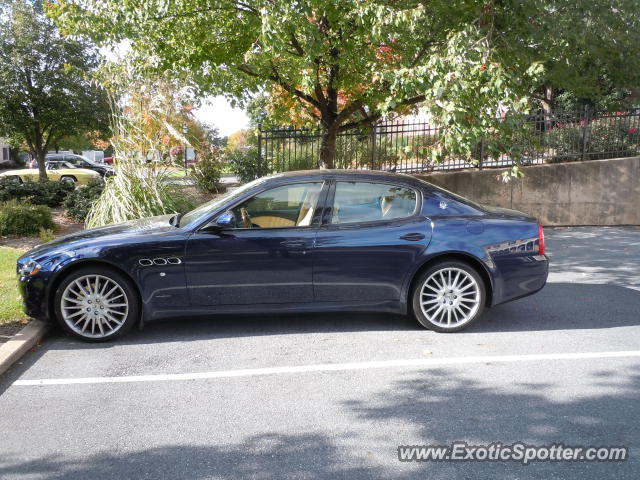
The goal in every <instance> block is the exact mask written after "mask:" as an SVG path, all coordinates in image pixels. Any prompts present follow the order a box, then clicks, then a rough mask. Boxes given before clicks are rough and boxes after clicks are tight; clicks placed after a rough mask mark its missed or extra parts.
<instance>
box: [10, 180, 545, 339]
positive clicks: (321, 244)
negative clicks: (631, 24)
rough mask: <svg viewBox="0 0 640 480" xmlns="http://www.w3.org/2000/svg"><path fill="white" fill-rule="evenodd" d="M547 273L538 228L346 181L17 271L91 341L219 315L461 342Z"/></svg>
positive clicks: (63, 244) (433, 196)
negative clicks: (323, 319)
mask: <svg viewBox="0 0 640 480" xmlns="http://www.w3.org/2000/svg"><path fill="white" fill-rule="evenodd" d="M547 271H548V259H547V256H546V255H545V252H544V236H543V231H542V227H541V226H540V225H539V224H538V223H537V221H536V220H535V219H534V218H531V217H530V216H527V215H525V214H523V213H520V212H516V211H513V210H506V209H500V208H491V207H486V206H484V205H478V204H475V203H473V202H471V201H468V200H465V199H464V198H461V197H459V196H457V195H454V194H452V193H450V192H447V191H445V190H442V189H440V188H437V187H435V186H434V185H431V184H429V183H426V182H424V181H422V180H419V179H417V178H414V177H411V176H406V175H400V174H394V173H385V172H373V171H366V172H365V171H346V170H345V171H341V170H315V171H304V172H292V173H286V174H278V175H274V176H271V177H266V178H260V179H258V180H255V181H253V182H251V183H248V184H246V185H244V186H242V187H240V188H238V189H236V190H233V191H231V192H230V193H228V194H226V195H224V196H222V197H220V198H217V199H215V200H213V201H212V202H209V203H207V204H204V205H202V206H200V207H198V208H196V209H195V210H192V211H190V212H188V213H184V214H174V215H165V216H160V217H154V218H147V219H142V220H136V221H131V222H128V223H125V224H121V225H111V226H107V227H102V228H96V229H92V230H86V231H84V232H81V233H77V234H74V235H69V236H67V237H64V238H60V239H58V240H55V241H53V242H49V243H47V244H44V245H41V246H39V247H37V248H35V249H34V250H31V251H30V252H28V253H26V254H25V255H23V256H22V257H21V258H20V259H19V260H18V265H17V273H18V277H19V285H20V289H21V293H22V295H23V298H24V308H25V311H26V313H27V314H28V315H30V316H32V317H35V318H42V319H47V320H51V321H57V322H58V323H59V324H60V325H61V326H62V328H63V329H64V330H66V331H67V332H68V333H70V334H71V335H74V336H76V337H79V338H81V339H83V340H87V341H104V340H110V339H113V338H116V337H118V336H120V335H123V334H124V333H126V332H127V331H129V330H130V329H131V328H132V327H133V326H134V325H136V324H137V323H138V322H141V321H144V322H148V321H151V320H155V319H160V318H168V317H183V318H184V317H185V316H196V315H198V316H202V315H204V316H207V315H212V314H216V313H225V314H229V313H244V314H246V313H249V314H252V313H254V314H256V315H261V314H265V313H279V312H311V311H314V312H319V311H381V312H392V313H398V314H409V315H413V316H414V317H415V319H416V320H417V321H418V322H419V323H420V324H422V325H423V326H425V327H426V328H429V329H432V330H435V331H438V332H454V331H458V330H461V329H463V328H465V327H467V326H468V325H470V324H471V323H472V322H474V321H475V320H476V319H478V318H479V317H480V315H481V314H482V311H483V309H484V308H485V307H491V306H494V305H498V304H500V303H503V302H507V301H509V300H514V299H516V298H519V297H523V296H525V295H529V294H532V293H535V292H537V291H538V290H540V289H541V288H542V287H543V286H544V284H545V282H546V279H547ZM292 321H293V320H292ZM390 321H391V320H390Z"/></svg>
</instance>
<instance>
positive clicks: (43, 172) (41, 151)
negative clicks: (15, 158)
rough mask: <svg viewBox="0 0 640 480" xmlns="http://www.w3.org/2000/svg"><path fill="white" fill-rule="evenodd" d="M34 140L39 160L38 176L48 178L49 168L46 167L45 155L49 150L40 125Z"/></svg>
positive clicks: (34, 149) (36, 155) (34, 147)
mask: <svg viewBox="0 0 640 480" xmlns="http://www.w3.org/2000/svg"><path fill="white" fill-rule="evenodd" d="M34 130H35V131H34V134H35V135H34V137H35V138H34V139H33V140H34V142H33V153H34V154H35V155H34V156H35V157H36V160H37V161H38V172H39V175H38V178H39V180H41V181H42V180H45V181H46V180H48V177H47V169H46V167H45V164H44V157H45V155H46V154H47V152H46V151H45V147H44V145H43V144H42V132H41V131H40V128H39V127H36V128H35V129H34Z"/></svg>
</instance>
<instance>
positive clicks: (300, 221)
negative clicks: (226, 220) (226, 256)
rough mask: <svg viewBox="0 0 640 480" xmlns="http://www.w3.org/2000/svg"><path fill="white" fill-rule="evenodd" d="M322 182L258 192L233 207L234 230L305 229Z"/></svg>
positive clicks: (313, 210)
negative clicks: (235, 227) (234, 217)
mask: <svg viewBox="0 0 640 480" xmlns="http://www.w3.org/2000/svg"><path fill="white" fill-rule="evenodd" d="M321 190H322V182H313V183H297V184H292V185H283V186H281V187H276V188H272V189H270V190H266V191H264V192H261V193H259V194H257V195H255V196H253V197H251V198H250V199H248V200H246V201H244V202H242V203H241V204H240V205H237V206H236V207H234V208H233V209H232V210H233V213H234V214H235V216H236V225H237V228H291V227H309V226H311V222H312V220H313V216H314V213H315V208H316V206H317V204H318V197H319V196H320V191H321Z"/></svg>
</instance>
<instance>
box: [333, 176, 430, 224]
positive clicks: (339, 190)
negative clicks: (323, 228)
mask: <svg viewBox="0 0 640 480" xmlns="http://www.w3.org/2000/svg"><path fill="white" fill-rule="evenodd" d="M417 206H418V195H417V193H416V191H415V190H413V189H412V188H408V187H404V186H399V185H390V184H386V183H375V182H336V190H335V196H334V201H333V209H332V216H331V223H332V224H338V225H341V224H348V223H360V222H376V221H384V220H396V219H400V218H406V217H410V216H412V215H413V214H414V213H415V212H416V208H417Z"/></svg>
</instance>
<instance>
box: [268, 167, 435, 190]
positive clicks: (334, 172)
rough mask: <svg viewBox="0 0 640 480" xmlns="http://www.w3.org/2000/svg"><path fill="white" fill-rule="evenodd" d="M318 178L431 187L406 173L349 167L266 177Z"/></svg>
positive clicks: (274, 178)
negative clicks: (348, 168)
mask: <svg viewBox="0 0 640 480" xmlns="http://www.w3.org/2000/svg"><path fill="white" fill-rule="evenodd" d="M316 178H335V179H349V180H359V181H375V180H377V181H384V182H399V183H404V184H407V185H413V186H417V187H429V186H430V184H429V183H427V182H425V181H424V180H420V179H419V178H416V177H413V176H411V175H407V174H404V173H393V172H385V171H382V170H347V169H324V168H320V169H317V170H296V171H293V172H283V173H276V174H274V175H271V176H269V177H265V180H272V179H273V180H278V179H282V180H286V179H300V180H313V179H316Z"/></svg>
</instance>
